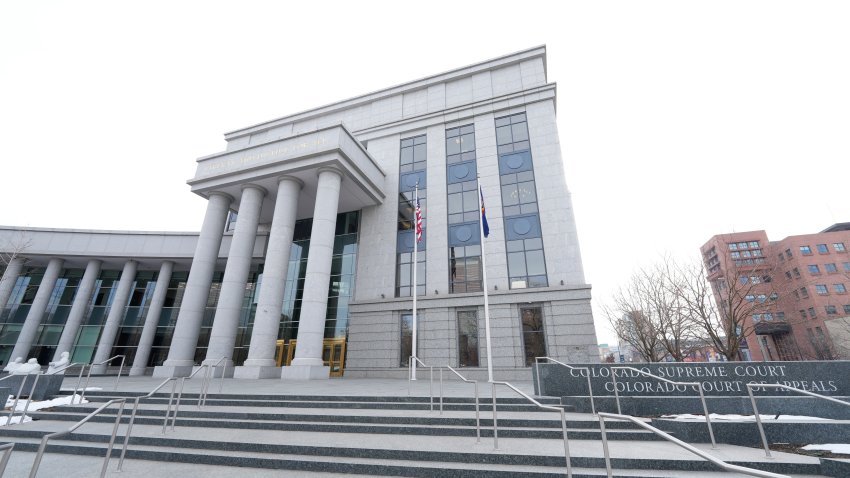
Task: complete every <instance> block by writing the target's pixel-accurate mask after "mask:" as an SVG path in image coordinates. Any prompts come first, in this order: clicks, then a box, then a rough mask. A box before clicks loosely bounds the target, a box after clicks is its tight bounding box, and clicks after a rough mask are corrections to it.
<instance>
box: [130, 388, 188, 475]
mask: <svg viewBox="0 0 850 478" xmlns="http://www.w3.org/2000/svg"><path fill="white" fill-rule="evenodd" d="M168 382H172V385H171V395H170V396H169V397H168V410H167V411H166V413H165V420H163V422H162V433H163V434H165V429H166V426H167V425H168V416H169V414H170V413H171V401H172V399H173V398H174V386H175V385H177V378H176V377H171V378H167V379H165V380H164V381H163V382H162V383H160V384H159V385H157V387H156V388H154V389H153V390H151V391H150V393H148V394H147V395H139V396H138V397H136V398H135V400H134V401H133V412H132V414H131V415H130V422H129V424H128V425H127V432H126V433H124V446H123V447H122V448H121V458H120V459H119V460H118V471H122V470H121V467H123V466H124V455H126V454H127V444H128V443H130V435H131V434H132V433H133V424H134V423H135V422H136V410H138V408H139V401H140V400H142V399H145V398H150V397H152V396H153V394H155V393H156V392H158V391H159V390H160V389H161V388H162V387H164V386H165V384H167V383H168Z"/></svg>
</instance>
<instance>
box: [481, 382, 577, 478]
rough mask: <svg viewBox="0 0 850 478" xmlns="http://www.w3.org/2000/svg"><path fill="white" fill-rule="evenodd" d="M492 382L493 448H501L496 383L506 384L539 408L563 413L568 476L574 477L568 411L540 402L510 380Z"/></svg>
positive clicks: (562, 421) (562, 420)
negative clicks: (568, 430) (568, 429)
mask: <svg viewBox="0 0 850 478" xmlns="http://www.w3.org/2000/svg"><path fill="white" fill-rule="evenodd" d="M490 383H492V384H493V449H494V450H498V449H499V419H498V417H497V416H496V385H504V386H505V387H508V388H509V389H511V390H513V391H514V392H516V393H518V394H520V395H522V396H523V397H525V399H526V400H528V401H530V402H531V403H533V404H535V405H537V406H538V407H539V408H542V409H544V410H550V411H553V412H558V413H560V414H561V431H562V432H563V434H564V459H565V460H566V462H567V478H572V476H573V467H572V463H570V461H571V460H570V442H569V439H568V438H567V416H566V413H564V409H563V408H560V407H550V406H548V405H543V404H542V403H540V402H538V401H537V400H535V399H533V398H531V397H530V396H528V395H526V394H525V393H524V392H523V391H522V390H520V389H518V388H516V387H514V386H513V385H511V384H510V383H508V382H490Z"/></svg>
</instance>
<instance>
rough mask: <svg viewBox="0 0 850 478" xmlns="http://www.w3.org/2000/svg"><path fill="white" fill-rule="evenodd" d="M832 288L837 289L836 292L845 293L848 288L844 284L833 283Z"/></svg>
mask: <svg viewBox="0 0 850 478" xmlns="http://www.w3.org/2000/svg"><path fill="white" fill-rule="evenodd" d="M832 288H833V289H834V290H835V293H836V294H845V293H846V292H847V288H846V287H844V284H833V286H832Z"/></svg>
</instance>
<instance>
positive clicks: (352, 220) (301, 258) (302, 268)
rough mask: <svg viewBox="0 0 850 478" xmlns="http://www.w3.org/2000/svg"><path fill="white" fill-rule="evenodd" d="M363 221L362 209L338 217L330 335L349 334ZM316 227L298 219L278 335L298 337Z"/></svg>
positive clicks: (330, 291)
mask: <svg viewBox="0 0 850 478" xmlns="http://www.w3.org/2000/svg"><path fill="white" fill-rule="evenodd" d="M359 222H360V212H359V211H352V212H345V213H340V214H338V215H337V217H336V231H335V235H336V237H335V238H334V250H333V258H332V259H331V277H330V284H329V285H328V308H327V315H326V318H325V338H326V339H332V338H345V337H347V336H348V302H349V301H350V300H351V297H352V296H353V295H354V271H355V267H356V263H357V240H358V228H359ZM312 227H313V220H312V219H303V220H300V221H297V222H296V223H295V233H294V235H293V242H292V248H291V249H290V253H289V269H288V270H287V278H286V286H285V290H284V296H283V310H282V311H281V314H282V320H281V323H280V332H279V333H278V338H279V339H282V340H285V341H287V342H289V341H290V340H293V339H297V338H298V323H299V321H300V319H301V298H302V296H303V295H304V279H305V277H306V275H307V258H308V257H309V253H310V231H311V229H312Z"/></svg>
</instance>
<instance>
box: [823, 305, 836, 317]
mask: <svg viewBox="0 0 850 478" xmlns="http://www.w3.org/2000/svg"><path fill="white" fill-rule="evenodd" d="M824 309H826V315H838V309H837V308H836V307H835V306H834V305H827V306H824Z"/></svg>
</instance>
